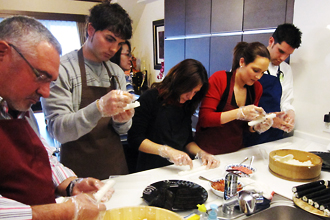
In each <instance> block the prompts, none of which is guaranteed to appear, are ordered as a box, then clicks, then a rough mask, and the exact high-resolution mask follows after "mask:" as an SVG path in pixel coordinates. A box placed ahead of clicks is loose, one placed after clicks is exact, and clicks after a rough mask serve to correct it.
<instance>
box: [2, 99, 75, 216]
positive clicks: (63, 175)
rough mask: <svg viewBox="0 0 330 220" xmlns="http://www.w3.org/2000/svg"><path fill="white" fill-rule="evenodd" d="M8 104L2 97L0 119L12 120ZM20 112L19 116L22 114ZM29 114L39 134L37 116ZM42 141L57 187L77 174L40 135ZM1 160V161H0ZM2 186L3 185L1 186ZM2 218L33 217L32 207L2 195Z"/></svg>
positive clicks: (31, 122) (30, 120)
mask: <svg viewBox="0 0 330 220" xmlns="http://www.w3.org/2000/svg"><path fill="white" fill-rule="evenodd" d="M7 113H8V106H7V103H6V102H5V101H4V100H2V98H1V97H0V120H10V119H11V117H10V116H9V115H8V114H7ZM21 115H22V114H20V115H19V116H21ZM26 115H29V116H26V119H27V121H28V122H29V123H30V125H31V127H32V128H33V129H34V131H36V133H37V135H38V136H39V137H40V135H39V131H38V124H37V122H36V119H35V117H34V116H33V112H32V110H30V111H29V112H28V114H26ZM40 139H41V142H42V143H43V144H44V146H45V149H46V151H47V154H48V158H49V162H50V167H51V170H52V180H53V184H54V187H55V188H56V187H57V186H58V185H59V184H61V183H62V182H63V181H64V180H65V179H67V178H69V177H71V176H76V175H75V174H74V172H73V171H72V170H70V169H69V168H67V167H65V166H63V164H61V163H60V162H59V161H58V160H57V157H55V156H54V155H53V153H54V151H55V148H54V147H51V146H49V145H48V144H47V142H46V140H45V139H44V138H42V137H40ZM0 162H1V161H0ZM0 187H1V186H0ZM0 219H11V220H22V219H32V209H31V206H29V205H26V204H23V203H20V202H17V201H14V200H12V199H9V198H5V197H3V196H1V195H0Z"/></svg>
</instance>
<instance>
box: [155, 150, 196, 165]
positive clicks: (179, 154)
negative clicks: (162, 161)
mask: <svg viewBox="0 0 330 220" xmlns="http://www.w3.org/2000/svg"><path fill="white" fill-rule="evenodd" d="M158 151H159V156H161V157H164V158H166V159H167V160H168V161H170V162H171V163H174V164H175V165H178V166H182V165H189V166H190V169H192V167H193V163H192V160H191V158H190V157H189V155H188V154H186V153H185V152H183V151H179V150H176V149H174V148H171V147H169V146H166V145H163V146H161V147H160V148H159V149H158Z"/></svg>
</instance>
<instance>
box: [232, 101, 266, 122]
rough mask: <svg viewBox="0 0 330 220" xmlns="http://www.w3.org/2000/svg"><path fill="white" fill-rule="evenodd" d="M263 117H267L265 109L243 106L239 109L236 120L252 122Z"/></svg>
mask: <svg viewBox="0 0 330 220" xmlns="http://www.w3.org/2000/svg"><path fill="white" fill-rule="evenodd" d="M262 116H266V112H265V111H264V109H263V108H261V107H257V106H255V105H248V106H241V107H239V109H238V112H237V116H236V119H238V120H243V121H252V120H255V119H257V118H260V117H262Z"/></svg>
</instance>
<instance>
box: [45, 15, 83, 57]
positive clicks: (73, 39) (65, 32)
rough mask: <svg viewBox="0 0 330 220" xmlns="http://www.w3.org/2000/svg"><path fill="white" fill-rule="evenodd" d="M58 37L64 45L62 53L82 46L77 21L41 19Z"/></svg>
mask: <svg viewBox="0 0 330 220" xmlns="http://www.w3.org/2000/svg"><path fill="white" fill-rule="evenodd" d="M39 21H40V22H41V23H42V24H43V25H45V27H46V28H47V29H48V30H49V31H50V32H51V33H52V34H53V35H54V36H55V37H56V39H57V40H58V42H60V44H61V46H62V55H64V54H66V53H68V52H70V51H72V50H75V49H79V48H80V38H79V33H78V28H77V22H75V21H52V20H39Z"/></svg>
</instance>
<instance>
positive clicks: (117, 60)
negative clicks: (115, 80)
mask: <svg viewBox="0 0 330 220" xmlns="http://www.w3.org/2000/svg"><path fill="white" fill-rule="evenodd" d="M124 44H126V45H127V46H128V49H129V52H131V51H132V47H131V43H130V42H129V41H128V40H126V41H125V42H124V43H122V46H121V47H120V48H119V50H118V51H117V53H115V55H114V56H113V57H111V59H110V61H111V62H113V63H115V64H117V65H118V66H120V57H121V51H122V50H123V45H124Z"/></svg>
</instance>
